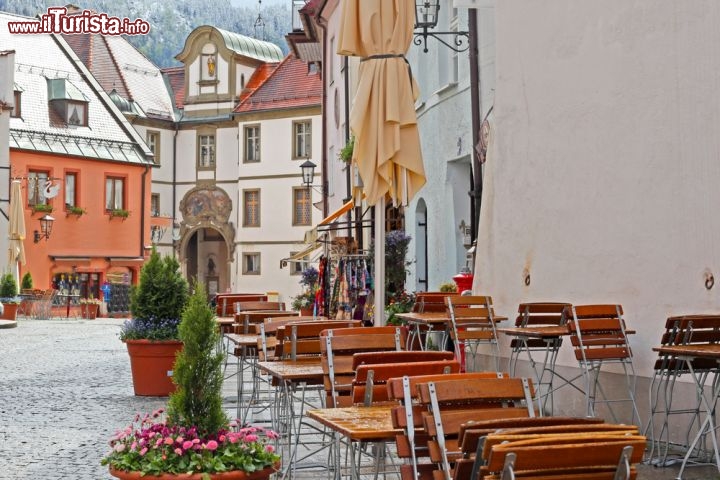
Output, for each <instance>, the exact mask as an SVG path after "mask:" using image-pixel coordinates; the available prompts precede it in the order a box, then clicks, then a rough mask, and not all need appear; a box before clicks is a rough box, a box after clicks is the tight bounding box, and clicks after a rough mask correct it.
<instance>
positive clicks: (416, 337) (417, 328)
mask: <svg viewBox="0 0 720 480" xmlns="http://www.w3.org/2000/svg"><path fill="white" fill-rule="evenodd" d="M458 295H460V294H459V293H456V292H418V293H417V294H416V295H415V303H414V304H413V307H412V311H413V312H421V313H424V312H445V311H447V306H446V302H445V299H446V298H447V297H455V296H458ZM430 332H432V327H427V326H423V325H420V324H414V325H412V328H411V329H410V333H409V334H408V350H411V349H415V347H416V346H417V347H419V349H420V350H427V347H428V344H427V341H428V334H429V333H430ZM440 333H442V332H440Z"/></svg>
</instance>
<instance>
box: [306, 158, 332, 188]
mask: <svg viewBox="0 0 720 480" xmlns="http://www.w3.org/2000/svg"><path fill="white" fill-rule="evenodd" d="M316 166H317V165H315V164H314V163H313V162H311V161H310V160H305V161H304V162H303V163H302V164H301V165H300V170H301V171H302V183H303V185H305V187H306V188H314V189H316V190H317V191H318V192H320V193H322V194H323V195H326V194H327V186H326V185H313V184H312V182H313V179H314V178H315V167H316Z"/></svg>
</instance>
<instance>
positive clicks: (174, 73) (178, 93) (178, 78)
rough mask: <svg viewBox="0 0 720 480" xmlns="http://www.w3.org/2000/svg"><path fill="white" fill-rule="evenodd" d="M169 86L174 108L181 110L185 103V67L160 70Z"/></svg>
mask: <svg viewBox="0 0 720 480" xmlns="http://www.w3.org/2000/svg"><path fill="white" fill-rule="evenodd" d="M161 71H162V73H163V75H165V77H166V78H167V80H168V83H169V84H170V89H171V90H172V95H173V97H174V98H175V108H183V105H184V101H185V67H167V68H163V69H161Z"/></svg>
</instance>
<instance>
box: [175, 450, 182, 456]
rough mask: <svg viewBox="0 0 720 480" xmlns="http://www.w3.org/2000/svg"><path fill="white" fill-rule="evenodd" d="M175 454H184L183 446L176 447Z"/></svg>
mask: <svg viewBox="0 0 720 480" xmlns="http://www.w3.org/2000/svg"><path fill="white" fill-rule="evenodd" d="M175 454H176V455H182V454H183V451H182V448H176V449H175Z"/></svg>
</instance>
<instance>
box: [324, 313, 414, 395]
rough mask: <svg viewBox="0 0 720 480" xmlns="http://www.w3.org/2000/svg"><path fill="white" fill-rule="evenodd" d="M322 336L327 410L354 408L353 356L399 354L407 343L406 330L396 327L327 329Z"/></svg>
mask: <svg viewBox="0 0 720 480" xmlns="http://www.w3.org/2000/svg"><path fill="white" fill-rule="evenodd" d="M320 336H321V341H320V350H321V362H322V368H323V380H324V385H325V394H326V404H325V405H326V406H328V407H339V406H349V405H352V396H351V393H352V382H353V379H354V378H355V371H354V370H353V355H354V354H356V353H362V352H379V351H390V350H396V351H399V350H403V349H404V348H405V343H406V339H405V330H404V329H403V328H401V327H397V326H395V327H393V326H389V327H356V328H336V329H328V330H325V331H323V332H321V334H320Z"/></svg>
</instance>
